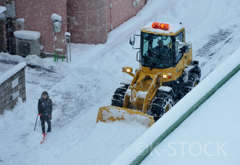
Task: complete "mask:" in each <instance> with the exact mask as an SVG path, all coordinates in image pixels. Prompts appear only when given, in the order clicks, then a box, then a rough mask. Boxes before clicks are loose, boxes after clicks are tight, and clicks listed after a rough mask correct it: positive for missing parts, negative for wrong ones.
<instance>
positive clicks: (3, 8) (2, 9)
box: [0, 6, 6, 14]
mask: <svg viewBox="0 0 240 165" xmlns="http://www.w3.org/2000/svg"><path fill="white" fill-rule="evenodd" d="M4 11H6V7H4V6H0V14H1V13H3V12H4Z"/></svg>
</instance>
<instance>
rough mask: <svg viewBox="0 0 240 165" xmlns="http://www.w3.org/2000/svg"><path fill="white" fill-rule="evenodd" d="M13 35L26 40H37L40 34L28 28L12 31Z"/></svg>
mask: <svg viewBox="0 0 240 165" xmlns="http://www.w3.org/2000/svg"><path fill="white" fill-rule="evenodd" d="M14 35H15V37H17V38H21V39H26V40H37V39H39V38H40V36H41V34H40V33H39V32H36V31H29V30H19V31H15V32H14Z"/></svg>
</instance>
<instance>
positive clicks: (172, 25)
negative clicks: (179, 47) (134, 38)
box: [144, 21, 184, 35]
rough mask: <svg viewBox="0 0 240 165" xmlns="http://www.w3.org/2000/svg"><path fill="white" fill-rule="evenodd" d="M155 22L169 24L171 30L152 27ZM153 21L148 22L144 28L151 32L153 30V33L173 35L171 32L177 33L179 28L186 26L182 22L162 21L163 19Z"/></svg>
mask: <svg viewBox="0 0 240 165" xmlns="http://www.w3.org/2000/svg"><path fill="white" fill-rule="evenodd" d="M153 22H159V23H166V24H169V30H162V29H154V28H152V24H153ZM153 22H150V23H148V24H147V25H146V26H145V27H144V30H145V31H149V32H153V33H161V34H168V35H171V34H174V33H177V32H178V31H179V30H181V29H183V28H184V27H183V26H182V25H181V24H180V23H168V22H161V21H153Z"/></svg>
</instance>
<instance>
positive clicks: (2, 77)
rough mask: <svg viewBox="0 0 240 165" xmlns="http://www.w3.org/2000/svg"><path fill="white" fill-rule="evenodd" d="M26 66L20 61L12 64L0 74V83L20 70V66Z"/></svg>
mask: <svg viewBox="0 0 240 165" xmlns="http://www.w3.org/2000/svg"><path fill="white" fill-rule="evenodd" d="M25 66H26V63H25V62H21V63H19V64H18V65H16V66H14V67H13V68H11V69H9V70H7V71H6V72H4V73H3V74H1V75H0V85H1V84H2V83H3V82H5V81H6V80H7V79H9V78H10V77H11V76H13V75H14V74H16V73H17V72H18V71H20V70H21V69H22V68H24V67H25Z"/></svg>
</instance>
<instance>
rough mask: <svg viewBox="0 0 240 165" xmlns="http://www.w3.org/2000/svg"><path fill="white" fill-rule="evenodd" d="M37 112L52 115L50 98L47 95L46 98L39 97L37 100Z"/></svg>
mask: <svg viewBox="0 0 240 165" xmlns="http://www.w3.org/2000/svg"><path fill="white" fill-rule="evenodd" d="M38 114H41V115H44V116H51V117H52V100H51V99H50V98H49V96H48V95H47V98H46V99H43V98H42V97H41V98H40V99H39V100H38Z"/></svg>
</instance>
